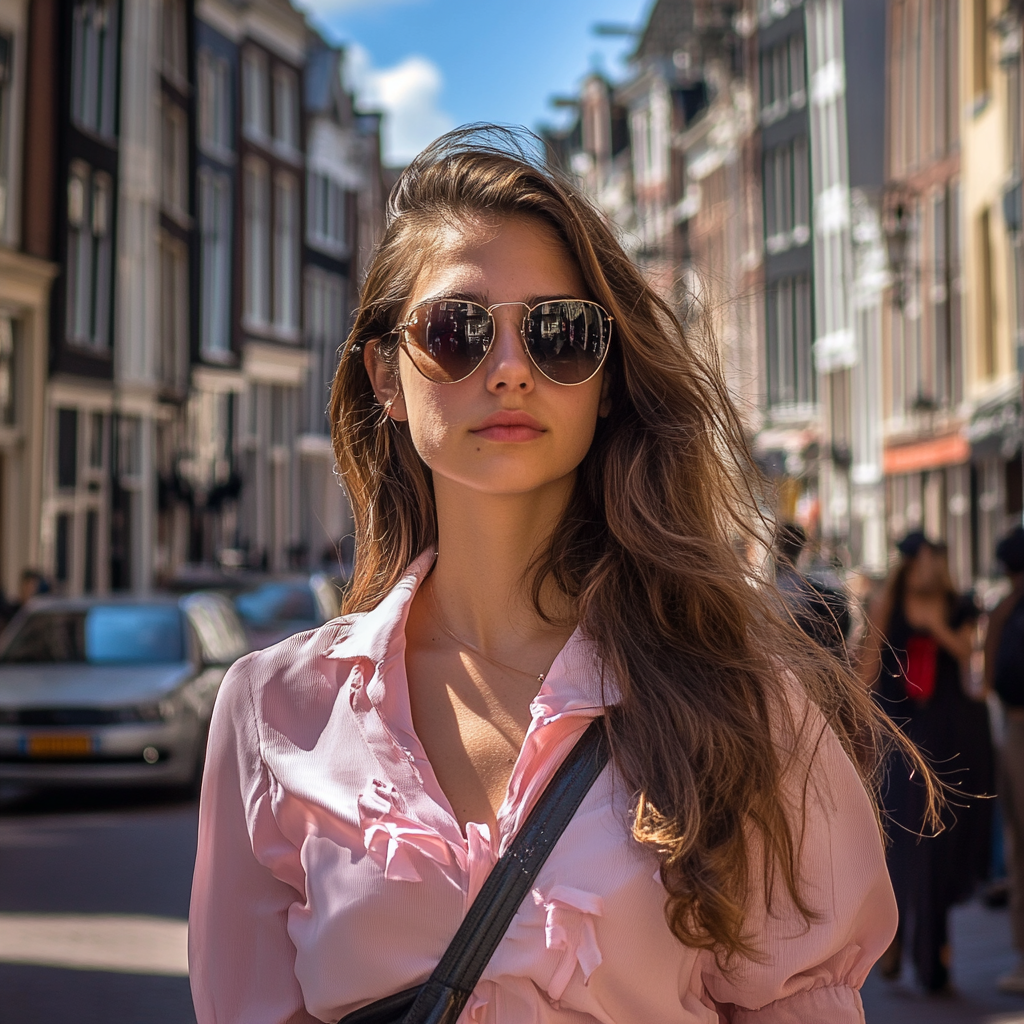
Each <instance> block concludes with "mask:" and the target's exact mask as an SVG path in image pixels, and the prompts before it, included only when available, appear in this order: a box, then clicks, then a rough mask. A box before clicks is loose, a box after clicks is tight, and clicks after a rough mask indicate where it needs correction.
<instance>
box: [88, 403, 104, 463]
mask: <svg viewBox="0 0 1024 1024" xmlns="http://www.w3.org/2000/svg"><path fill="white" fill-rule="evenodd" d="M105 422H106V417H104V415H103V413H101V412H92V413H89V468H90V469H102V468H103V435H104V429H103V428H104V424H105Z"/></svg>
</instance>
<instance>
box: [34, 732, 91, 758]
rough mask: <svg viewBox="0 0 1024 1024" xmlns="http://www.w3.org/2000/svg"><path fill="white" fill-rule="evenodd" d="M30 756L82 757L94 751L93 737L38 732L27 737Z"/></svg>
mask: <svg viewBox="0 0 1024 1024" xmlns="http://www.w3.org/2000/svg"><path fill="white" fill-rule="evenodd" d="M25 753H27V754H28V756H29V757H81V756H83V755H85V754H91V753H92V737H91V736H82V735H75V734H73V733H52V734H47V733H37V734H36V735H34V736H28V737H26V743H25Z"/></svg>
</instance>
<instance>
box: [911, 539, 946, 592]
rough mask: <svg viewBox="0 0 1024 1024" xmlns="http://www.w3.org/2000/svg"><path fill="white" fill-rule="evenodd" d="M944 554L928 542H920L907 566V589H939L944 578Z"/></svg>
mask: <svg viewBox="0 0 1024 1024" xmlns="http://www.w3.org/2000/svg"><path fill="white" fill-rule="evenodd" d="M943 569H944V556H943V554H942V552H941V551H936V550H935V548H933V547H932V546H931V545H930V544H922V545H921V548H920V550H919V551H918V552H917V554H916V555H915V556H914V558H913V560H912V561H911V563H910V565H909V566H908V568H907V576H906V581H907V582H906V585H907V589H908V590H916V591H921V592H924V591H930V590H938V589H941V587H942V584H943V580H944V574H943Z"/></svg>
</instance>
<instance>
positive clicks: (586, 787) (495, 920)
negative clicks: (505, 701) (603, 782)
mask: <svg viewBox="0 0 1024 1024" xmlns="http://www.w3.org/2000/svg"><path fill="white" fill-rule="evenodd" d="M607 763H608V743H607V739H606V737H605V730H604V722H603V719H601V718H595V719H594V720H593V721H592V722H591V723H590V725H589V726H588V727H587V729H586V731H585V732H584V733H583V735H582V736H581V737H580V738H579V740H578V741H577V742H576V745H575V746H574V747H573V748H572V750H571V751H570V752H569V754H568V756H567V757H566V759H565V760H564V761H563V762H562V763H561V765H559V767H558V770H557V771H556V772H555V774H554V775H553V776H552V777H551V781H550V782H549V783H548V784H547V786H546V787H545V789H544V792H543V793H542V794H541V796H540V799H539V800H538V801H537V803H536V804H535V805H534V807H533V810H532V811H530V814H529V815H528V817H527V819H526V821H525V822H524V823H523V826H522V828H520V829H519V831H518V832H517V833H516V836H515V838H514V839H513V840H512V843H511V844H510V846H509V848H508V849H507V850H506V851H505V852H504V854H502V856H501V857H500V858H499V860H498V862H497V863H496V864H495V865H494V867H493V868H492V869H491V873H490V874H489V875H488V876H487V879H486V881H485V882H484V884H483V887H482V888H481V890H480V892H479V894H478V895H477V897H476V899H475V900H473V905H472V906H471V907H470V908H469V911H468V913H467V914H466V917H465V919H464V920H463V922H462V924H461V925H459V930H458V931H457V932H456V933H455V937H454V938H453V939H452V941H451V943H450V944H449V946H448V948H447V949H446V950H445V952H444V955H443V956H442V957H441V961H440V963H439V964H438V965H437V967H435V968H434V972H433V973H432V974H431V975H430V978H429V979H428V980H427V981H426V982H425V983H424V984H423V985H421V986H420V988H419V989H418V990H415V989H414V990H409V991H407V992H400V993H398V994H396V995H394V996H390V997H389V998H388V999H386V1000H380V1001H379V1003H374V1004H372V1005H371V1006H367V1007H364V1008H363V1009H362V1010H356V1011H355V1013H352V1014H349V1015H348V1016H346V1017H345V1018H344V1020H343V1021H342V1022H341V1024H346V1022H349V1021H351V1022H352V1024H355V1022H356V1021H358V1020H360V1019H361V1015H364V1014H367V1011H374V1010H376V1011H378V1012H379V1011H381V1010H384V1011H385V1012H386V1007H385V1005H384V1004H385V1003H393V1004H394V1005H395V1008H396V1009H399V1007H400V1006H401V1005H403V1003H404V1001H405V1000H410V1001H411V1006H409V1009H408V1011H407V1012H406V1013H405V1015H404V1016H402V1017H400V1018H399V1019H401V1021H402V1024H455V1021H456V1020H457V1018H458V1016H459V1014H460V1013H461V1012H462V1010H463V1007H465V1005H466V1002H467V1001H468V1000H469V997H470V995H472V993H473V989H475V988H476V985H477V982H478V981H479V980H480V975H481V974H483V972H484V968H485V967H486V966H487V964H488V963H489V961H490V959H491V956H492V955H493V954H494V951H495V950H496V949H497V948H498V943H499V942H501V940H502V938H503V936H504V935H505V932H507V931H508V927H509V925H510V924H511V923H512V918H513V917H515V914H516V911H517V910H518V909H519V906H520V904H521V903H522V902H523V900H524V899H525V898H526V896H527V894H528V893H529V891H530V889H531V887H532V886H533V883H534V880H535V879H536V877H537V874H538V872H539V871H540V869H541V868H542V867H543V866H544V862H545V861H546V860H547V859H548V856H549V855H550V853H551V851H552V850H553V849H554V847H555V843H556V842H558V838H559V836H561V834H562V833H563V832H564V831H565V828H566V826H567V825H568V824H569V822H570V821H571V820H572V817H573V815H574V814H575V813H576V810H577V808H578V807H579V806H580V804H581V803H582V802H583V798H584V797H585V796H586V795H587V793H588V792H589V791H590V787H591V786H593V784H594V783H595V782H596V781H597V777H598V776H599V775H600V774H601V772H602V770H603V769H604V766H605V765H606V764H607ZM399 1012H400V1010H399ZM365 1019H367V1020H374V1019H380V1018H379V1017H377V1016H376V1014H373V1015H372V1016H371V1015H367V1016H366V1018H365ZM392 1019H394V1018H392Z"/></svg>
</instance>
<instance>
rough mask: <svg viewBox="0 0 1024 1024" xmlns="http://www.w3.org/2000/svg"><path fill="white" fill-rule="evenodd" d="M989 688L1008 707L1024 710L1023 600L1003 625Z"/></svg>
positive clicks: (1023, 599)
mask: <svg viewBox="0 0 1024 1024" xmlns="http://www.w3.org/2000/svg"><path fill="white" fill-rule="evenodd" d="M992 686H993V688H994V689H995V691H996V693H998V694H999V696H1000V697H1001V698H1002V699H1003V703H1004V704H1005V705H1006V706H1007V707H1011V708H1024V598H1022V599H1021V600H1020V601H1018V602H1017V604H1016V606H1015V607H1014V609H1013V611H1012V612H1010V614H1009V616H1008V617H1007V619H1006V622H1004V623H1003V632H1002V633H1001V634H1000V636H999V647H998V648H997V650H996V668H995V672H994V673H993V675H992Z"/></svg>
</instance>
